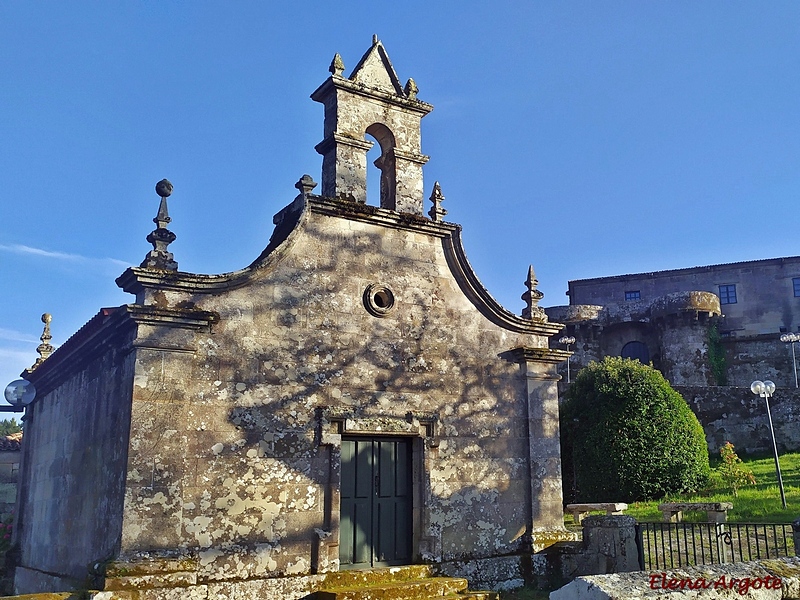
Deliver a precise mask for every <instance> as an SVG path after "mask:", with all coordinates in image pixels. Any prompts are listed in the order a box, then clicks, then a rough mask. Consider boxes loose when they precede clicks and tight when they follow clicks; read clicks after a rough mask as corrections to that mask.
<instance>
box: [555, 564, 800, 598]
mask: <svg viewBox="0 0 800 600" xmlns="http://www.w3.org/2000/svg"><path fill="white" fill-rule="evenodd" d="M646 598H675V599H677V598H702V599H704V600H705V599H706V598H708V599H720V598H751V599H754V600H770V599H778V598H785V599H800V558H798V557H793V558H781V559H774V560H760V561H753V562H742V563H732V564H720V565H703V566H699V567H687V568H684V569H670V570H668V571H650V572H648V571H637V572H634V573H618V574H613V575H593V576H588V577H579V578H578V579H575V580H574V581H572V582H570V583H568V584H567V585H565V586H564V587H562V588H561V589H558V590H556V591H554V592H552V593H551V594H550V600H640V599H642V600H643V599H646Z"/></svg>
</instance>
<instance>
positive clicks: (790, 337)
mask: <svg viewBox="0 0 800 600" xmlns="http://www.w3.org/2000/svg"><path fill="white" fill-rule="evenodd" d="M781 341H782V342H783V343H784V344H789V343H791V344H792V368H793V369H794V387H800V385H797V359H796V358H795V354H794V345H795V344H796V343H797V342H800V335H797V334H796V333H784V334H783V335H782V336H781Z"/></svg>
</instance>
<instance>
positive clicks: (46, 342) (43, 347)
mask: <svg viewBox="0 0 800 600" xmlns="http://www.w3.org/2000/svg"><path fill="white" fill-rule="evenodd" d="M52 320H53V315H51V314H50V313H44V314H43V315H42V323H44V331H43V332H42V337H40V338H39V339H40V340H41V341H42V343H41V344H39V345H38V346H37V347H36V352H38V353H39V358H37V359H36V362H35V363H33V366H32V367H31V368H30V369H28V370H29V371H33V370H34V369H35V368H36V367H38V366H39V365H41V364H42V363H43V362H44V361H45V360H47V357H48V356H50V355H51V354H52V353H53V351H54V350H55V348H54V347H53V346H52V345H51V344H50V340H52V339H53V336H52V335H50V322H51V321H52Z"/></svg>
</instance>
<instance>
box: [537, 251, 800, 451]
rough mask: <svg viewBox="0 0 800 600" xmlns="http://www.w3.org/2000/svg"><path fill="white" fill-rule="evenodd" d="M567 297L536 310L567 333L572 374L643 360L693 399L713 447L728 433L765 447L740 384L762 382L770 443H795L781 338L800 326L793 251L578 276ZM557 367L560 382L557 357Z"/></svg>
mask: <svg viewBox="0 0 800 600" xmlns="http://www.w3.org/2000/svg"><path fill="white" fill-rule="evenodd" d="M567 294H568V295H569V298H570V304H569V305H567V306H555V307H551V308H547V309H545V310H546V312H547V314H548V316H549V317H550V319H551V320H552V321H556V322H560V323H564V324H566V332H567V334H568V335H570V336H573V337H575V339H576V342H575V344H574V345H573V346H571V348H570V349H571V350H574V355H573V356H572V357H571V359H570V367H571V371H572V372H573V373H574V372H576V371H577V370H579V369H580V368H581V367H583V366H585V365H586V364H588V363H589V362H590V361H592V360H600V359H602V358H603V357H604V356H625V357H629V358H638V359H639V360H641V361H642V362H643V363H652V364H653V366H654V367H656V368H657V369H659V370H660V371H661V372H662V373H663V374H664V376H665V377H666V378H667V379H668V380H669V381H670V383H671V384H672V385H673V386H675V387H676V388H678V389H679V391H681V393H682V394H683V396H684V398H686V400H687V401H688V402H689V403H690V404H691V405H692V408H693V409H694V411H695V413H696V414H697V415H698V417H699V418H700V421H701V423H703V426H704V427H705V430H706V437H707V439H708V442H709V449H710V450H711V451H712V452H716V451H717V449H718V448H719V446H720V445H722V444H723V443H724V442H725V441H727V440H730V441H732V442H733V443H734V444H735V445H736V446H737V447H738V448H739V449H741V450H743V451H752V452H760V451H763V450H766V449H768V448H769V443H770V442H769V430H768V425H767V422H766V411H765V408H764V406H763V404H762V402H763V401H761V400H760V399H759V398H758V397H756V396H753V395H752V394H751V393H750V390H749V387H750V383H751V382H752V381H754V380H756V379H761V380H764V379H771V380H772V381H774V382H775V383H776V384H777V386H778V393H776V396H775V398H774V400H773V403H774V412H775V415H774V417H775V423H776V427H777V428H778V433H777V434H776V437H777V438H778V444H779V445H780V446H782V447H783V448H784V449H790V450H798V449H800V434H799V433H798V428H797V426H796V425H797V417H796V415H797V414H800V393H798V391H797V389H796V386H795V374H794V373H795V372H794V368H793V356H792V348H791V345H790V344H785V343H783V342H781V341H780V336H781V334H782V333H787V332H797V331H799V330H800V257H796V256H795V257H786V258H775V259H769V260H755V261H747V262H738V263H729V264H722V265H710V266H705V267H694V268H690V269H675V270H668V271H657V272H653V273H638V274H632V275H618V276H614V277H597V278H593V279H581V280H575V281H570V282H569V291H568V292H567ZM551 344H552V345H553V347H561V348H563V347H564V346H563V345H559V344H558V342H557V340H555V339H553V340H551ZM559 372H560V373H561V374H562V375H564V376H565V379H566V363H564V364H562V365H560V366H559ZM562 385H564V384H563V383H562Z"/></svg>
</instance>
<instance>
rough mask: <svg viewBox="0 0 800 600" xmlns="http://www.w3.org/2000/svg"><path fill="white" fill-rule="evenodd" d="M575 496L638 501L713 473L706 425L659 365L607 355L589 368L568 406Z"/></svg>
mask: <svg viewBox="0 0 800 600" xmlns="http://www.w3.org/2000/svg"><path fill="white" fill-rule="evenodd" d="M561 431H562V449H563V453H564V456H563V459H564V472H565V481H566V482H567V483H568V485H569V482H570V480H572V482H571V483H572V487H573V489H572V490H569V489H567V490H565V491H566V492H567V493H566V494H565V495H566V496H567V498H568V500H573V501H582V502H632V501H636V500H646V499H652V498H660V497H663V496H664V495H665V494H669V493H680V492H686V491H691V490H695V489H697V488H699V487H701V486H703V485H704V484H705V483H706V482H707V480H708V477H709V474H710V470H709V465H708V449H707V446H706V440H705V435H704V433H703V428H702V426H701V425H700V422H699V421H698V420H697V417H696V416H695V414H694V413H693V412H692V410H691V409H690V408H689V405H688V404H687V403H686V401H685V400H684V399H683V398H682V397H681V395H680V394H679V393H678V392H676V391H675V390H673V389H672V387H671V386H670V385H669V383H668V382H667V380H666V379H664V377H663V376H662V375H661V373H659V372H658V371H656V370H655V369H653V368H652V367H649V366H645V365H642V364H641V363H640V362H639V361H635V360H630V359H622V358H619V357H607V358H605V359H604V360H603V362H600V363H597V362H593V363H591V364H590V365H589V366H588V367H586V368H584V369H582V370H581V371H580V372H579V373H578V376H577V377H576V378H575V382H574V383H573V384H572V385H571V386H570V388H569V390H568V392H567V395H566V401H565V403H564V405H563V406H562V409H561Z"/></svg>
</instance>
